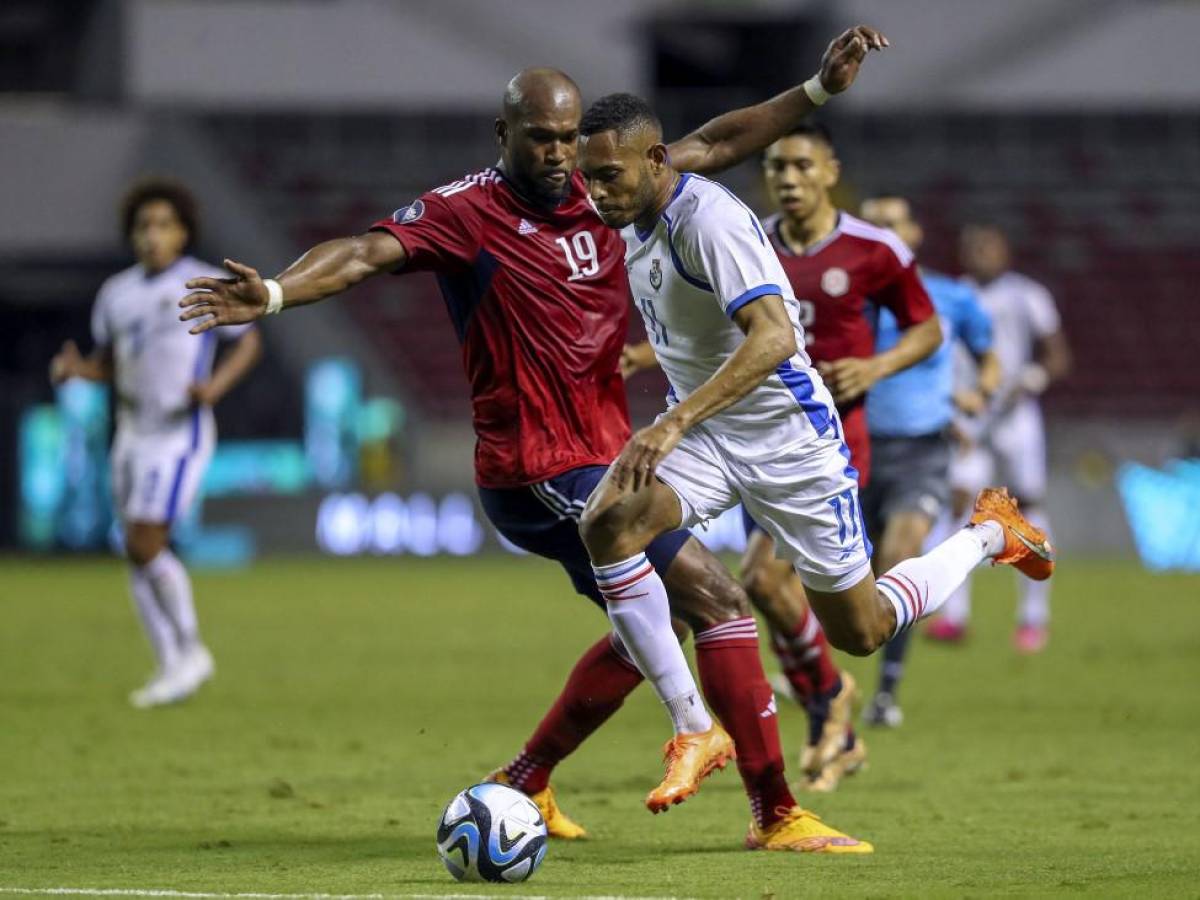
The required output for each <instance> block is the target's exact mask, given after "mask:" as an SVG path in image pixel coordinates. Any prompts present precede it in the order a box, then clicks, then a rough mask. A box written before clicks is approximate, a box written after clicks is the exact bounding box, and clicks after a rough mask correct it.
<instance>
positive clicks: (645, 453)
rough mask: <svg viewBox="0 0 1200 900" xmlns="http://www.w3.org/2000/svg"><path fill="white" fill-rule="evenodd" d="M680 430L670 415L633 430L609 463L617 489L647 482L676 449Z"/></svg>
mask: <svg viewBox="0 0 1200 900" xmlns="http://www.w3.org/2000/svg"><path fill="white" fill-rule="evenodd" d="M682 437H683V429H681V428H680V427H679V426H678V425H676V424H675V422H674V421H672V420H671V419H670V418H662V419H659V420H658V421H657V422H655V423H654V424H653V425H648V426H646V427H645V428H643V429H641V430H640V431H636V432H634V435H633V437H631V438H630V439H629V442H628V443H627V444H626V445H625V449H623V450H622V451H621V455H620V456H618V457H617V461H616V462H614V463H613V464H612V475H613V480H614V481H615V482H616V485H617V487H618V488H619V489H620V490H632V491H639V490H641V489H642V488H644V487H646V486H647V485H648V484H650V481H651V479H653V478H654V470H655V469H657V468H658V464H659V463H660V462H662V460H663V457H664V456H666V455H667V454H668V453H670V452H671V451H672V450H674V449H675V445H676V444H678V443H679V441H680V439H681V438H682Z"/></svg>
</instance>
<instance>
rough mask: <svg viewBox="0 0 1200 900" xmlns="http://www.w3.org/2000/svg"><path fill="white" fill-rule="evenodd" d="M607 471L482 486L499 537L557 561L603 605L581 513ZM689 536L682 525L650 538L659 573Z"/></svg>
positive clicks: (586, 470)
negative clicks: (506, 485) (582, 531)
mask: <svg viewBox="0 0 1200 900" xmlns="http://www.w3.org/2000/svg"><path fill="white" fill-rule="evenodd" d="M607 471H608V467H607V466H583V467H581V468H578V469H571V470H570V471H568V472H563V473H562V474H561V475H555V476H554V477H553V478H551V479H548V480H547V481H543V482H540V483H538V484H531V485H528V486H526V487H519V488H484V487H481V488H480V489H479V499H480V501H482V503H483V511H484V512H485V513H486V514H487V517H488V519H490V520H491V523H492V524H493V525H495V526H496V530H497V531H499V532H500V534H501V535H503V536H504V537H505V538H506V539H507V540H508V541H510V542H511V543H513V544H515V545H516V546H518V547H520V548H521V549H522V550H526V551H528V552H530V553H536V554H537V555H538V556H541V557H544V558H546V559H552V560H554V561H555V562H557V563H558V564H559V565H561V566H562V567H563V568H564V569H566V572H567V576H568V577H569V578H570V579H571V583H572V584H573V585H575V590H576V591H578V592H579V593H581V594H583V595H584V596H585V597H588V598H589V599H590V600H591V601H592V602H593V603H595V604H597V605H598V606H600V607H601V608H602V609H603V608H604V598H603V597H602V596H601V595H600V589H599V588H597V587H596V579H595V578H594V577H593V575H592V561H591V559H590V558H589V557H588V553H587V550H586V549H585V548H584V546H583V539H582V538H581V537H580V536H579V517H580V516H581V515H583V508H584V506H586V505H587V499H588V497H590V496H591V494H592V491H594V490H595V489H596V485H598V484H599V483H600V479H601V478H603V477H604V473H605V472H607ZM689 537H691V533H690V532H688V531H686V530H684V529H682V528H681V529H678V530H676V531H668V532H666V533H665V534H660V535H659V536H658V537H656V538H655V539H654V540H653V541H651V543H650V546H649V547H647V548H646V556H647V558H649V560H650V563H651V564H652V565H653V566H654V568H655V569H656V570H657V571H658V574H659V575H660V576H665V575H666V573H667V569H669V568H670V567H671V563H672V562H673V561H674V560H675V556H676V554H678V553H679V549H680V548H681V547H682V546H683V545H684V542H686V541H687V539H688V538H689Z"/></svg>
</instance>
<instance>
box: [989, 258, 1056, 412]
mask: <svg viewBox="0 0 1200 900" xmlns="http://www.w3.org/2000/svg"><path fill="white" fill-rule="evenodd" d="M967 282H968V283H969V284H970V285H971V286H972V287H974V288H975V291H976V292H977V293H978V295H979V300H980V302H981V303H982V304H983V308H984V309H985V310H987V312H988V314H989V315H990V316H991V318H992V349H993V350H994V351H995V353H996V356H997V357H998V358H999V360H1000V368H1001V371H1002V378H1001V381H1000V388H999V390H997V391H996V396H995V398H994V406H995V408H997V409H1006V408H1007V407H1009V406H1010V405H1011V402H1012V394H1013V391H1014V389H1015V388H1016V386H1017V384H1018V382H1019V381H1020V379H1021V371H1022V370H1023V369H1024V368H1025V367H1026V366H1027V365H1029V363H1031V362H1033V361H1034V349H1035V347H1036V345H1037V342H1038V341H1039V340H1041V339H1042V338H1044V337H1047V336H1048V335H1051V334H1054V333H1055V332H1056V331H1058V330H1059V327H1060V323H1059V318H1058V309H1057V308H1056V307H1055V305H1054V298H1053V297H1052V296H1050V292H1049V291H1048V290H1046V288H1045V287H1043V286H1042V285H1040V284H1039V283H1038V282H1036V281H1034V280H1033V279H1032V278H1028V277H1026V276H1024V275H1020V274H1018V273H1016V272H1005V273H1004V274H1003V275H1001V276H1000V277H999V278H997V279H995V280H994V281H990V282H988V283H987V284H985V285H980V284H978V283H976V282H974V281H972V280H971V279H967Z"/></svg>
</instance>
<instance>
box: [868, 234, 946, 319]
mask: <svg viewBox="0 0 1200 900" xmlns="http://www.w3.org/2000/svg"><path fill="white" fill-rule="evenodd" d="M878 252H879V254H880V255H881V257H882V258H883V259H884V262H883V263H882V264H881V269H882V272H881V273H880V274H881V276H882V277H881V281H880V284H879V286H878V287H877V288H876V289H875V290H874V291H873V292H872V293H871V299H872V300H874V301H875V302H876V303H878V304H879V305H880V306H885V307H887V308H888V309H890V310H891V311H892V315H894V316H895V317H896V322H897V324H898V325H899V326H900V328H901V329H902V330H903V329H905V328H910V327H912V326H913V325H919V324H920V323H921V322H924V321H925V320H926V319H928V318H929V317H930V316H932V315H933V302H932V301H931V300H930V299H929V294H928V292H926V290H925V285H923V284H922V283H921V277H920V275H918V274H917V265H916V263H915V262H909V264H908V265H905V264H904V263H903V262H901V261H900V260H899V259H898V258H897V257H896V254H895V253H893V252H892V250H891V248H889V247H887V246H881V247H880V248H879V251H878Z"/></svg>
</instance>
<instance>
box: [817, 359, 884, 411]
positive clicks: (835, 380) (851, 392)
mask: <svg viewBox="0 0 1200 900" xmlns="http://www.w3.org/2000/svg"><path fill="white" fill-rule="evenodd" d="M817 371H818V372H820V373H821V377H822V378H823V379H825V385H826V387H828V388H829V392H830V393H831V394H833V399H834V400H835V401H836V402H837V403H848V402H850V401H851V400H856V399H858V398H859V397H861V396H862V395H863V394H865V393H866V392H867V391H869V390H870V389H871V385H873V384H874V383H875V382H876V381H878V380H879V369H878V367H877V366H876V364H875V361H874V360H873V359H861V358H859V357H855V356H848V357H846V358H845V359H836V360H834V361H833V362H823V363H817Z"/></svg>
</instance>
